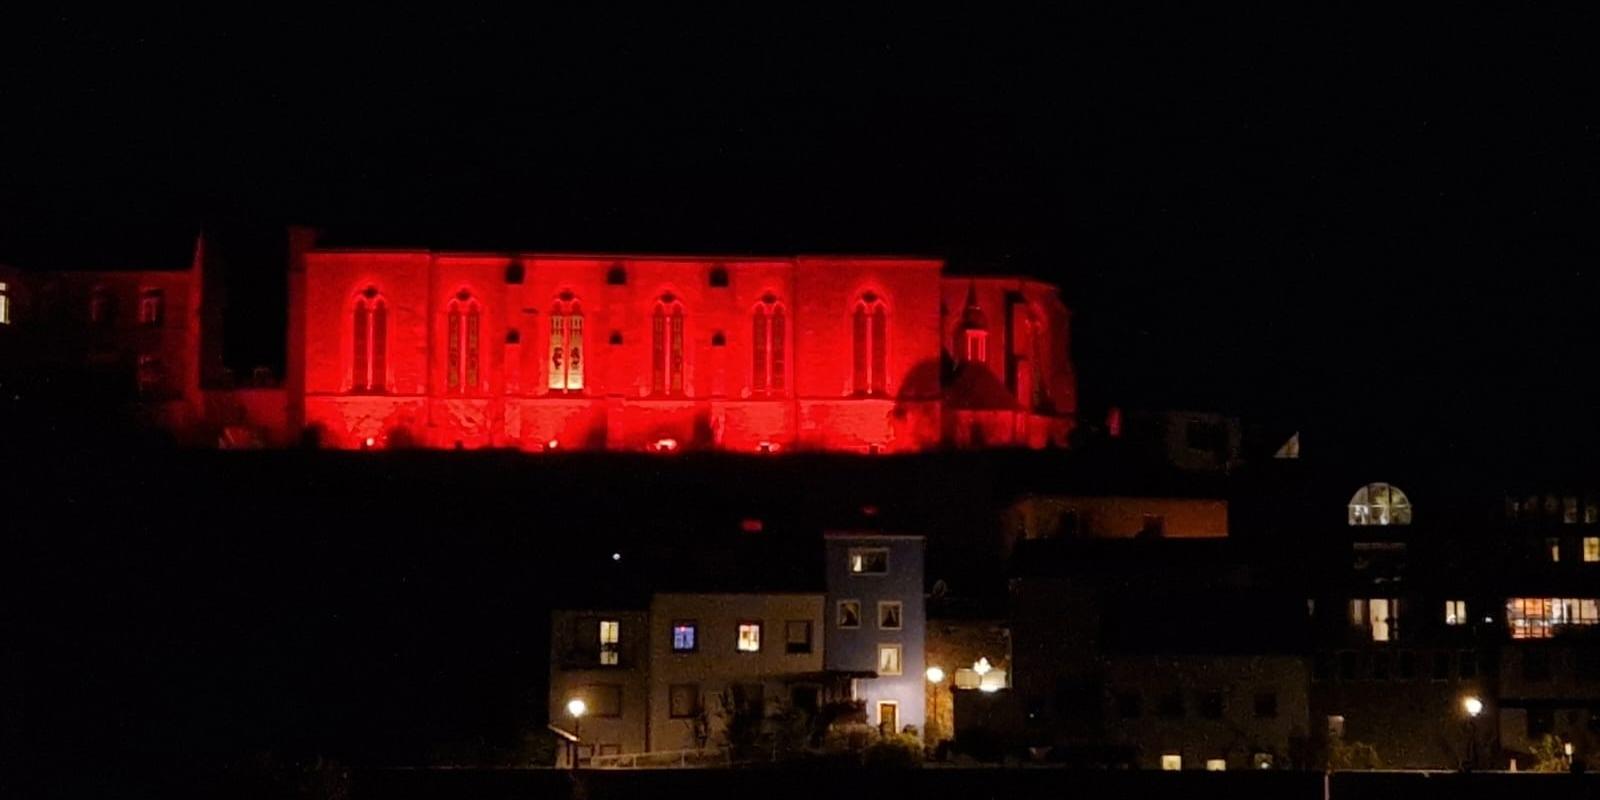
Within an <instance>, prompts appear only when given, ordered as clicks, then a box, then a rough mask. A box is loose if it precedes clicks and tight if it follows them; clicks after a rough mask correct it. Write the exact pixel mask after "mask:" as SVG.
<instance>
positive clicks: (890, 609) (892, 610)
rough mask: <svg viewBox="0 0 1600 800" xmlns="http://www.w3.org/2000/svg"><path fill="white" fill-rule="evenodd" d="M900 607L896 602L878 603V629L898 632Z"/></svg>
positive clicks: (898, 602)
mask: <svg viewBox="0 0 1600 800" xmlns="http://www.w3.org/2000/svg"><path fill="white" fill-rule="evenodd" d="M900 611H901V605H900V601H898V600H885V601H883V602H880V603H878V627H879V628H881V629H883V630H886V631H897V630H900Z"/></svg>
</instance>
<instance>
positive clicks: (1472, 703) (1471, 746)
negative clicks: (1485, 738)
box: [1461, 696, 1483, 770]
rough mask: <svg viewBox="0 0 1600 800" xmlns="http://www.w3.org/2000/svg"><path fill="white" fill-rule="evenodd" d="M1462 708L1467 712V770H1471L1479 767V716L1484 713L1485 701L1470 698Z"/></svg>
mask: <svg viewBox="0 0 1600 800" xmlns="http://www.w3.org/2000/svg"><path fill="white" fill-rule="evenodd" d="M1461 708H1462V709H1464V710H1465V711H1466V712H1467V769H1468V770H1471V769H1473V768H1474V767H1476V766H1478V715H1479V714H1482V713H1483V701H1482V700H1479V699H1478V698H1477V697H1475V696H1468V697H1467V698H1466V699H1464V700H1462V701H1461Z"/></svg>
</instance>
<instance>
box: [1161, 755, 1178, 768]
mask: <svg viewBox="0 0 1600 800" xmlns="http://www.w3.org/2000/svg"><path fill="white" fill-rule="evenodd" d="M1161 769H1163V770H1165V771H1167V772H1177V771H1178V770H1181V769H1183V756H1181V755H1178V754H1177V753H1163V754H1162V755H1161Z"/></svg>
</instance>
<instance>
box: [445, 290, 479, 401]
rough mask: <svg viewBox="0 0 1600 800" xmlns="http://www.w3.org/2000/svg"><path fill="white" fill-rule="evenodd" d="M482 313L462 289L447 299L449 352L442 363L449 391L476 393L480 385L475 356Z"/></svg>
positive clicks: (470, 296) (446, 329)
mask: <svg viewBox="0 0 1600 800" xmlns="http://www.w3.org/2000/svg"><path fill="white" fill-rule="evenodd" d="M482 316H483V315H482V313H481V312H480V310H479V306H478V301H477V300H476V299H474V298H473V296H472V294H471V293H470V292H468V291H466V290H465V289H463V290H461V291H460V292H457V293H456V296H455V299H453V300H451V301H450V309H449V322H448V324H447V326H446V328H445V331H446V333H445V336H446V337H447V339H446V348H447V350H448V353H449V355H448V360H447V361H446V363H445V388H446V389H447V390H449V391H450V393H452V394H468V393H472V392H476V391H478V389H479V387H480V386H481V385H482V379H483V374H482V371H481V370H480V369H479V367H480V361H479V358H478V354H479V351H480V350H481V348H480V347H479V342H480V340H481V337H480V336H479V332H480V328H481V318H482Z"/></svg>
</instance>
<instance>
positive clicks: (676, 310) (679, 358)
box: [650, 294, 683, 397]
mask: <svg viewBox="0 0 1600 800" xmlns="http://www.w3.org/2000/svg"><path fill="white" fill-rule="evenodd" d="M650 334H651V336H650V393H651V394H654V395H670V396H674V397H677V396H681V395H682V394H683V304H682V303H680V302H678V301H677V299H676V298H674V297H673V296H672V295H670V294H666V295H662V296H661V299H659V300H657V301H656V310H655V314H654V315H653V316H652V317H651V329H650Z"/></svg>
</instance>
